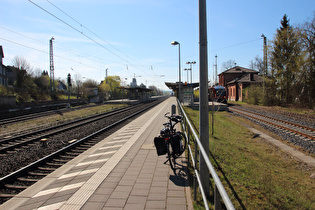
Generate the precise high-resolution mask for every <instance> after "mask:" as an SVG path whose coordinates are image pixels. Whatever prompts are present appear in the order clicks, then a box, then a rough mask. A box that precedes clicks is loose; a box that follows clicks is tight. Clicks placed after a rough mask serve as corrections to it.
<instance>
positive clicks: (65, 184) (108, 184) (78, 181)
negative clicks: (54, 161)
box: [0, 97, 192, 210]
mask: <svg viewBox="0 0 315 210" xmlns="http://www.w3.org/2000/svg"><path fill="white" fill-rule="evenodd" d="M172 104H176V103H175V98H174V97H172V98H169V99H167V100H166V101H164V102H163V103H161V104H159V105H158V106H156V107H154V108H153V109H151V110H150V111H149V112H146V113H145V114H143V115H141V116H140V117H138V118H137V119H136V120H133V121H132V122H130V123H129V124H127V125H126V126H124V127H123V128H122V129H120V130H118V131H117V132H115V133H114V134H112V135H111V136H109V137H107V138H105V139H104V140H103V141H101V142H100V143H98V144H97V145H95V146H94V147H92V148H90V149H89V150H87V151H86V152H84V153H83V154H82V155H80V156H78V157H76V158H74V159H73V160H71V161H70V162H68V163H67V164H66V165H64V166H62V167H60V168H59V169H57V170H56V171H54V172H53V173H51V174H50V175H48V176H47V177H45V178H44V179H42V180H40V181H39V182H37V183H35V184H34V185H32V186H31V187H30V188H28V189H26V190H24V191H23V192H21V193H20V194H18V195H17V196H16V197H14V198H12V199H11V200H9V201H8V202H6V203H4V204H2V205H1V206H0V209H1V210H2V209H6V210H7V209H21V210H22V209H23V210H25V209H40V210H43V209H88V210H97V209H133V210H134V209H137V210H138V209H172V210H176V209H192V203H191V199H190V190H189V186H188V180H187V176H186V162H185V161H186V160H185V158H184V157H181V158H179V159H177V160H178V161H177V163H178V165H177V168H178V170H177V171H176V175H174V173H173V171H172V170H171V169H170V167H169V165H168V163H166V164H164V162H165V160H166V157H165V156H164V155H163V156H157V154H156V150H155V147H154V144H153V139H154V137H155V136H157V135H158V134H159V131H160V129H161V128H162V127H163V123H164V122H166V119H165V118H164V114H165V113H166V112H171V105H172Z"/></svg>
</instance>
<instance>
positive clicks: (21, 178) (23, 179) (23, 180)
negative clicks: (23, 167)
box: [17, 177, 40, 182]
mask: <svg viewBox="0 0 315 210" xmlns="http://www.w3.org/2000/svg"><path fill="white" fill-rule="evenodd" d="M17 180H18V181H21V182H37V181H39V180H40V179H30V178H24V177H19V178H17Z"/></svg>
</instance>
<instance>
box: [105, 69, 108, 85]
mask: <svg viewBox="0 0 315 210" xmlns="http://www.w3.org/2000/svg"><path fill="white" fill-rule="evenodd" d="M107 70H108V68H107V69H106V70H105V71H106V74H105V83H107Z"/></svg>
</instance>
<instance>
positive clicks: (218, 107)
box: [189, 101, 229, 111]
mask: <svg viewBox="0 0 315 210" xmlns="http://www.w3.org/2000/svg"><path fill="white" fill-rule="evenodd" d="M212 103H213V104H212ZM189 106H191V107H194V108H196V109H199V101H198V102H194V104H193V105H189ZM213 109H214V110H215V111H229V106H228V105H227V104H224V103H219V102H212V101H209V111H212V110H213Z"/></svg>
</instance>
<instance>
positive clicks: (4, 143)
mask: <svg viewBox="0 0 315 210" xmlns="http://www.w3.org/2000/svg"><path fill="white" fill-rule="evenodd" d="M138 106H139V105H138ZM135 108H136V107H126V108H122V109H118V110H115V111H112V112H106V113H103V114H99V115H94V116H90V117H86V118H82V119H79V120H75V121H71V122H67V123H63V124H60V125H56V126H52V127H49V128H43V129H40V130H36V131H32V132H29V133H24V134H20V135H17V136H13V137H10V136H9V137H7V138H3V139H1V140H0V154H6V153H7V152H8V151H12V150H15V149H17V148H20V147H25V146H27V145H29V144H33V143H34V142H38V141H41V140H43V141H42V142H45V141H46V142H47V141H49V140H48V138H50V137H52V136H53V135H56V134H59V133H61V132H65V131H67V130H70V129H74V128H77V127H79V126H83V125H86V124H89V123H91V122H95V121H97V120H103V119H104V118H107V117H110V116H114V115H116V114H120V113H121V112H123V111H128V110H132V109H135ZM44 139H46V140H44ZM43 144H44V143H43Z"/></svg>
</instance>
